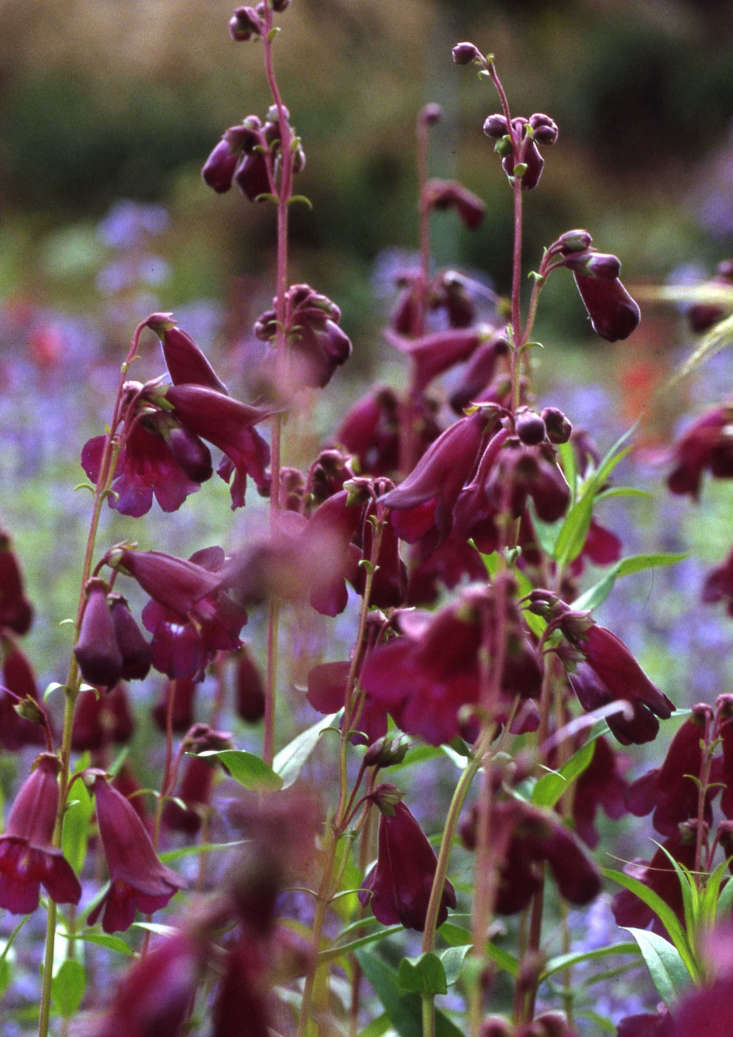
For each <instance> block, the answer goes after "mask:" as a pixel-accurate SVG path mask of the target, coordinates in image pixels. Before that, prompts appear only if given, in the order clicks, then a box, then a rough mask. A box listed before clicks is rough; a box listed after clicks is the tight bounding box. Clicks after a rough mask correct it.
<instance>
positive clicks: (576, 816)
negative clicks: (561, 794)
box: [573, 737, 628, 850]
mask: <svg viewBox="0 0 733 1037" xmlns="http://www.w3.org/2000/svg"><path fill="white" fill-rule="evenodd" d="M625 762H626V763H628V760H626V761H625ZM623 764H624V760H623V759H622V760H620V759H619V756H618V753H616V752H614V751H613V749H612V748H611V746H610V745H609V744H608V741H607V740H606V739H605V738H603V737H601V738H597V739H596V742H595V749H594V750H593V759H592V760H591V762H590V763H589V764H588V766H587V767H586V769H585V770H584V771H583V773H582V774H581V775H580V777H579V778H578V780H577V782H576V784H575V792H574V794H573V822H574V824H575V831H576V832H577V833H578V835H579V836H580V838H581V839H582V840H583V842H584V843H585V844H586V846H590V848H591V849H592V850H594V849H595V848H596V846H597V845H598V832H597V831H596V827H595V815H596V811H597V809H598V807H603V810H604V812H605V813H606V816H607V817H612V818H619V817H623V815H624V814H626V813H627V812H628V807H627V804H626V792H627V789H628V785H627V782H626V780H625V779H624V777H623Z"/></svg>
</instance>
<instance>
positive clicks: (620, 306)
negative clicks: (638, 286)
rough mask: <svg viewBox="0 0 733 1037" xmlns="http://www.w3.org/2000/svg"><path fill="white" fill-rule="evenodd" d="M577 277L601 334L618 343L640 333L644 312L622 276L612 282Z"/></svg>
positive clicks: (584, 276)
mask: <svg viewBox="0 0 733 1037" xmlns="http://www.w3.org/2000/svg"><path fill="white" fill-rule="evenodd" d="M573 277H574V278H575V284H576V286H577V288H578V292H579V293H580V297H581V299H582V300H583V305H584V306H585V308H586V310H587V311H588V316H589V317H590V322H591V327H592V328H593V330H594V331H595V332H596V334H597V335H600V336H601V338H605V339H606V340H607V341H608V342H617V341H618V340H619V339H624V338H628V337H629V335H630V334H631V333H632V331H635V330H636V328H637V327H638V326H639V321H640V320H641V310H640V309H639V306H638V304H637V303H636V302H635V301H634V300H633V299H632V298H631V296H630V295H629V293H628V292H627V291H626V289H625V288H624V286H623V284H622V283H621V281H620V280H619V279H618V277H617V278H615V279H614V280H608V279H606V278H604V277H588V276H586V275H584V274H578V273H574V274H573Z"/></svg>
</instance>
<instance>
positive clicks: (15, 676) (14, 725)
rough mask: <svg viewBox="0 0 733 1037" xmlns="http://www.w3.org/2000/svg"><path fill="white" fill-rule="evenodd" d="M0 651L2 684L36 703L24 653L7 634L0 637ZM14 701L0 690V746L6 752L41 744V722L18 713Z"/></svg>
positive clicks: (29, 665) (33, 675)
mask: <svg viewBox="0 0 733 1037" xmlns="http://www.w3.org/2000/svg"><path fill="white" fill-rule="evenodd" d="M0 652H2V659H3V664H2V684H4V685H5V687H6V688H7V689H8V691H12V692H13V694H14V695H17V696H18V698H19V699H24V698H28V699H32V700H33V701H34V702H38V687H37V684H36V678H35V674H34V673H33V668H32V667H31V664H30V663H29V661H28V659H27V658H26V656H25V655H24V653H23V652H21V650H20V648H18V646H17V645H16V644H15V643H14V642H13V641H12V640H11V639H10V638H9V637H0ZM15 703H16V699H14V698H12V697H11V696H10V695H7V694H5V693H4V692H0V745H1V746H2V747H3V749H8V750H9V751H10V752H15V750H16V749H20V748H22V746H24V745H42V744H43V742H44V735H43V727H42V725H41V724H40V723H34V722H32V721H31V720H27V719H26V718H25V717H22V716H20V715H19V714H18V712H17V710H16V709H15ZM39 708H40V707H39Z"/></svg>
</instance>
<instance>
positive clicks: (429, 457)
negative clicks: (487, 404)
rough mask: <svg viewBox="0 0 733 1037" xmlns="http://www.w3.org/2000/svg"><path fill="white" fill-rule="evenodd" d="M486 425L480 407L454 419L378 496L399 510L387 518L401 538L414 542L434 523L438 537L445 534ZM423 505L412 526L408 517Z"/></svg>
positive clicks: (390, 506) (383, 501) (473, 462)
mask: <svg viewBox="0 0 733 1037" xmlns="http://www.w3.org/2000/svg"><path fill="white" fill-rule="evenodd" d="M486 425H487V418H486V415H485V414H484V413H482V412H481V411H480V410H478V411H475V412H474V413H473V414H471V415H469V416H468V417H465V418H460V419H459V420H458V421H456V422H454V423H453V424H452V425H451V426H449V427H448V428H447V429H446V430H445V432H443V433H442V434H441V435H440V436H438V438H437V439H436V440H435V442H433V443H431V444H430V446H429V447H428V448H427V450H426V451H425V453H424V454H423V455H422V457H421V458H420V460H419V461H418V462H417V464H416V465H415V467H414V468H413V470H412V471H411V472H410V474H409V475H408V476H407V478H406V479H405V480H404V481H403V482H402V483H400V485H399V486H397V487H396V488H395V489H394V490H390V491H389V493H386V494H385V495H384V496H383V497H382V498H381V502H382V503H383V504H384V505H386V506H387V507H388V508H391V509H392V510H393V512H397V513H398V514H392V516H391V517H390V521H391V523H392V526H393V527H394V529H395V531H396V532H397V534H398V536H400V537H401V538H402V539H403V540H407V541H408V543H414V541H415V540H418V539H420V537H421V536H423V535H424V534H425V533H426V532H427V530H428V529H430V528H432V527H433V526H434V527H435V528H436V529H437V531H438V533H439V536H440V539H444V538H445V536H446V535H447V534H448V532H449V531H450V526H451V522H452V511H453V507H454V505H455V503H456V500H457V499H458V495H459V494H460V492H461V489H462V488H463V484H464V483H465V482H466V481H467V480H468V479H469V478H470V477H471V475H472V473H473V470H474V467H475V465H476V461H477V459H478V453H479V449H480V446H481V443H482V441H483V438H484V432H485V429H486ZM422 506H424V515H422V514H421V515H420V516H419V522H418V524H417V526H414V525H412V523H411V521H410V520H411V519H414V518H416V517H418V515H417V514H416V509H418V508H420V507H422ZM404 512H407V514H406V515H405V514H403V513H404Z"/></svg>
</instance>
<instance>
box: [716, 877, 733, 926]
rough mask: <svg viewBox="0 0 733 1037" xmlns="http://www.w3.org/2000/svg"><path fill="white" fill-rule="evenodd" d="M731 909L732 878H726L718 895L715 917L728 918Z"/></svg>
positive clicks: (732, 908) (732, 905) (732, 901)
mask: <svg viewBox="0 0 733 1037" xmlns="http://www.w3.org/2000/svg"><path fill="white" fill-rule="evenodd" d="M732 911H733V879H728V881H727V882H726V884H725V885H724V886H723V889H722V890H721V893H720V896H719V897H718V904H717V911H716V914H717V917H718V918H719V919H724V918H729V917H730V914H731V912H732Z"/></svg>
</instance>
